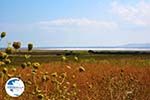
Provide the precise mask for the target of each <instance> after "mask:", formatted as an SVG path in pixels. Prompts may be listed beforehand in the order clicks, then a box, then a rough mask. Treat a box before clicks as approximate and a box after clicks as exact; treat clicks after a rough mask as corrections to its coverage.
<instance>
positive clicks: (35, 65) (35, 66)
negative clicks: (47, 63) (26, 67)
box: [32, 62, 40, 69]
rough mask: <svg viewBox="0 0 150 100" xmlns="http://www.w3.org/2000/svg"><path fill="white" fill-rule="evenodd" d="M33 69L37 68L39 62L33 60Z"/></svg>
mask: <svg viewBox="0 0 150 100" xmlns="http://www.w3.org/2000/svg"><path fill="white" fill-rule="evenodd" d="M32 66H33V68H34V69H38V67H39V66H40V64H39V63H38V62H35V63H33V64H32Z"/></svg>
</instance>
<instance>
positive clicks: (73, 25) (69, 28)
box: [38, 18, 117, 33]
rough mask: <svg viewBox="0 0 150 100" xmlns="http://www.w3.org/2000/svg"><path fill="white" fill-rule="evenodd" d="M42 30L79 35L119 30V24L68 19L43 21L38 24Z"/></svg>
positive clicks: (84, 19)
mask: <svg viewBox="0 0 150 100" xmlns="http://www.w3.org/2000/svg"><path fill="white" fill-rule="evenodd" d="M38 26H39V27H40V28H41V29H44V30H47V31H49V32H68V33H69V32H78V33H87V32H88V33H93V32H95V33H98V32H99V33H100V32H101V31H109V30H114V29H116V28H117V24H116V23H114V22H111V21H99V20H91V19H86V18H79V19H74V18H68V19H67V18H66V19H55V20H50V21H41V22H39V23H38Z"/></svg>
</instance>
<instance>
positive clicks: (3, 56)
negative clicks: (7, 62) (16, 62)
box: [0, 51, 8, 59]
mask: <svg viewBox="0 0 150 100" xmlns="http://www.w3.org/2000/svg"><path fill="white" fill-rule="evenodd" d="M7 57H8V55H7V54H6V53H5V52H1V51H0V59H6V58H7Z"/></svg>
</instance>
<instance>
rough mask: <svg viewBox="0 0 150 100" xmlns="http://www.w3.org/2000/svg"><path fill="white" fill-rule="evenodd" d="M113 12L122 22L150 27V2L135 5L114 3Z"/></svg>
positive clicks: (140, 0)
mask: <svg viewBox="0 0 150 100" xmlns="http://www.w3.org/2000/svg"><path fill="white" fill-rule="evenodd" d="M111 6H112V11H113V13H114V14H116V15H117V16H119V17H120V18H121V19H122V20H124V21H127V22H128V23H130V24H135V25H139V26H150V2H146V1H145V0H139V1H138V3H136V4H134V5H127V4H122V3H119V2H117V1H114V2H112V4H111Z"/></svg>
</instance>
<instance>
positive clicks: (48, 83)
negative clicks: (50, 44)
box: [0, 54, 150, 100]
mask: <svg viewBox="0 0 150 100" xmlns="http://www.w3.org/2000/svg"><path fill="white" fill-rule="evenodd" d="M10 59H11V60H12V64H10V65H7V66H1V67H0V72H1V73H0V74H1V77H0V88H1V89H0V100H150V55H148V54H147V55H144V54H140V55H131V54H130V55H123V54H120V55H115V54H102V55H100V54H99V55H94V54H93V55H92V54H89V55H83V54H82V55H79V56H78V57H76V56H61V55H57V56H52V55H51V56H50V55H49V56H41V55H40V56H37V55H36V56H35V55H34V56H31V58H29V59H27V60H26V59H24V58H23V57H20V56H15V57H10ZM23 61H24V62H29V61H30V62H31V63H32V64H30V63H28V65H27V66H21V63H22V62H23ZM35 61H37V62H39V63H40V65H38V63H36V62H35ZM15 62H16V63H15ZM10 77H19V78H21V79H22V80H23V81H24V83H25V91H24V93H23V94H22V95H21V96H20V97H17V98H12V97H10V96H8V95H7V94H6V92H5V88H4V85H5V82H6V81H7V80H8V79H9V78H10Z"/></svg>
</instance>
